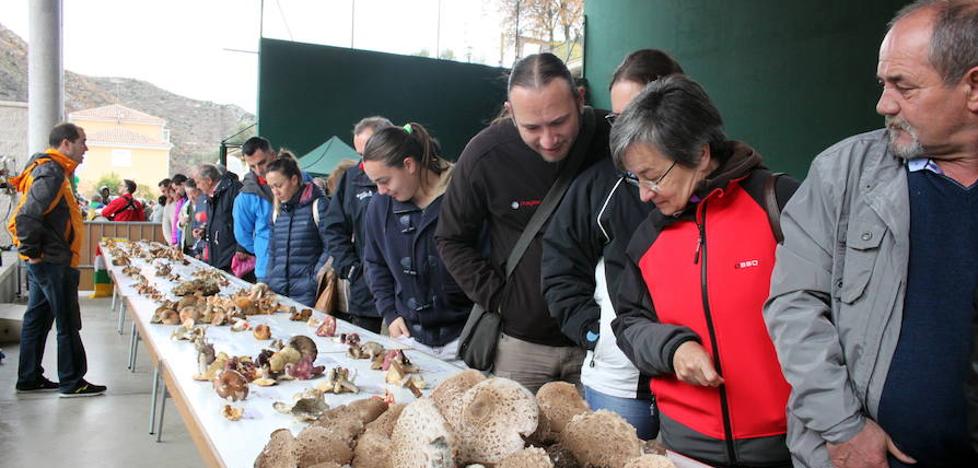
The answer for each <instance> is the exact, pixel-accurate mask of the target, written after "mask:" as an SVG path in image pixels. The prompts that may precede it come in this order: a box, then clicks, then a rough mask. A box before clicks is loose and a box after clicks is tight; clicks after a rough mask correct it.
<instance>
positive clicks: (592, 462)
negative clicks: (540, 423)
mask: <svg viewBox="0 0 978 468" xmlns="http://www.w3.org/2000/svg"><path fill="white" fill-rule="evenodd" d="M561 442H562V444H563V445H564V446H565V447H567V449H568V450H570V451H571V453H572V454H574V458H576V459H577V461H579V462H580V463H581V464H583V465H587V466H612V467H618V466H624V465H625V463H627V462H628V461H629V460H631V459H633V458H637V457H639V456H641V455H642V441H641V440H639V438H638V435H636V432H635V428H634V427H632V426H631V425H629V424H628V422H626V421H625V420H624V419H623V418H622V417H621V416H619V415H618V414H617V413H613V412H611V411H608V410H598V411H595V412H593V413H590V412H589V413H581V414H578V415H577V416H574V417H573V418H572V419H571V420H570V423H568V424H567V426H566V427H564V431H563V432H562V433H561Z"/></svg>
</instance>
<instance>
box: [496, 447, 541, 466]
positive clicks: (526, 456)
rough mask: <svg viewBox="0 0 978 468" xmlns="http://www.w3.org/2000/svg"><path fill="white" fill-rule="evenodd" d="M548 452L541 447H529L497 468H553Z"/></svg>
mask: <svg viewBox="0 0 978 468" xmlns="http://www.w3.org/2000/svg"><path fill="white" fill-rule="evenodd" d="M553 466H554V464H553V462H551V461H550V456H548V455H547V451H546V450H544V449H542V448H540V447H527V448H524V449H523V450H520V451H518V452H515V453H513V454H511V455H510V456H508V457H506V458H504V459H503V461H501V462H499V464H498V465H496V468H553Z"/></svg>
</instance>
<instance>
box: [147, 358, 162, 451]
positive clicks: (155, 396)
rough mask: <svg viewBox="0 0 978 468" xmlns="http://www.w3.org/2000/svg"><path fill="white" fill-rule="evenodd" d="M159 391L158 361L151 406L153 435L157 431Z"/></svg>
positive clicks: (150, 427) (150, 426)
mask: <svg viewBox="0 0 978 468" xmlns="http://www.w3.org/2000/svg"><path fill="white" fill-rule="evenodd" d="M159 391H160V364H159V363H156V365H155V366H153V396H152V399H153V400H152V401H151V402H150V407H149V433H150V435H153V434H154V433H155V432H156V407H157V405H158V404H159V400H160V397H159Z"/></svg>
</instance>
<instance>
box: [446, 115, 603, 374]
mask: <svg viewBox="0 0 978 468" xmlns="http://www.w3.org/2000/svg"><path fill="white" fill-rule="evenodd" d="M594 118H595V117H594V111H593V110H592V109H591V108H590V107H585V108H584V112H583V113H582V115H581V119H582V127H581V133H580V135H578V140H577V141H578V142H590V141H591V139H592V137H593V136H594V130H595V122H594ZM588 146H590V145H589V144H580V145H575V146H574V148H573V150H572V151H571V153H570V154H569V155H568V160H567V165H565V166H564V167H563V169H562V170H561V171H560V174H558V176H557V180H556V181H555V182H554V184H553V185H552V186H550V190H549V191H548V192H547V195H546V196H545V197H544V198H543V202H541V203H540V206H539V207H537V210H536V211H535V212H534V213H533V216H532V217H531V218H530V221H529V222H528V223H527V224H526V227H525V228H524V229H523V233H522V234H520V238H519V239H518V240H517V241H516V245H515V246H513V250H512V252H510V253H509V257H508V258H507V259H506V281H509V279H510V277H511V276H512V275H513V270H515V269H516V265H518V264H519V263H520V259H522V258H523V254H524V253H526V249H527V248H528V247H529V246H530V243H531V242H533V239H534V238H536V235H537V233H539V232H540V229H542V228H543V225H544V224H546V222H547V220H548V219H549V218H550V215H551V214H553V212H554V210H555V209H557V205H559V204H560V200H561V199H562V198H563V197H564V193H565V192H567V188H568V187H569V186H570V184H571V182H572V181H573V180H574V176H575V175H576V174H577V172H578V169H580V167H581V165H582V164H583V163H584V160H585V159H587V154H586V153H587V150H588ZM502 320H503V319H502V315H501V313H500V311H489V310H486V309H485V308H484V307H482V306H481V305H479V304H475V305H473V306H472V311H471V312H470V313H469V318H468V320H466V321H465V327H464V328H462V334H461V335H460V336H459V346H458V358H459V359H461V360H462V361H464V362H465V364H466V365H467V366H469V367H471V368H473V369H477V370H481V371H490V370H492V366H493V364H494V362H495V360H496V344H497V343H498V341H499V333H500V331H501V330H502Z"/></svg>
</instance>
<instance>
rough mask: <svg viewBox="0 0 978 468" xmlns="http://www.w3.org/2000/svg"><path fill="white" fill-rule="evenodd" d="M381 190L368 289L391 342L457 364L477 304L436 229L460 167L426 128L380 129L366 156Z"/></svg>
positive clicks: (374, 207)
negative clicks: (444, 253) (441, 248)
mask: <svg viewBox="0 0 978 468" xmlns="http://www.w3.org/2000/svg"><path fill="white" fill-rule="evenodd" d="M363 160H364V162H363V169H364V172H366V174H367V176H368V177H370V180H372V181H373V182H374V183H376V184H377V196H375V197H374V199H373V200H372V201H371V202H370V207H369V208H367V213H366V219H365V223H364V224H365V229H364V231H365V247H364V264H365V266H366V274H367V284H368V285H369V286H370V291H371V292H372V293H373V295H374V301H375V304H376V306H377V310H378V311H379V312H380V313H381V314H382V315H383V317H384V322H385V323H387V325H388V329H389V330H390V336H391V338H394V339H397V340H400V341H402V342H405V343H407V344H410V345H411V346H413V347H415V348H419V349H421V350H423V351H427V352H429V353H431V354H433V355H435V356H437V357H440V358H444V359H449V360H455V359H456V357H455V356H456V351H457V349H458V336H459V334H460V333H461V331H462V326H463V325H465V320H466V318H467V317H468V314H469V309H471V307H472V301H470V300H469V299H468V297H466V295H465V293H464V292H462V290H461V288H459V287H458V284H456V283H455V280H454V279H453V278H452V276H451V275H450V274H449V273H448V270H446V269H445V265H444V263H443V262H442V260H441V256H440V255H439V254H438V251H437V250H436V247H435V228H436V227H437V224H438V213H439V210H440V208H441V202H442V194H444V193H445V189H446V188H447V187H448V182H449V180H450V179H451V174H452V164H451V163H449V162H448V161H446V160H444V159H442V158H441V156H440V155H439V147H438V143H437V142H436V141H435V140H434V139H433V138H432V137H431V135H430V134H429V133H428V131H427V130H426V129H425V128H424V127H423V126H422V125H420V124H417V123H413V122H412V123H409V124H407V125H405V126H403V127H390V128H385V129H382V130H379V131H377V132H376V133H375V134H374V135H373V136H372V137H371V138H370V141H368V142H367V146H366V148H365V149H364V152H363Z"/></svg>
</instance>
